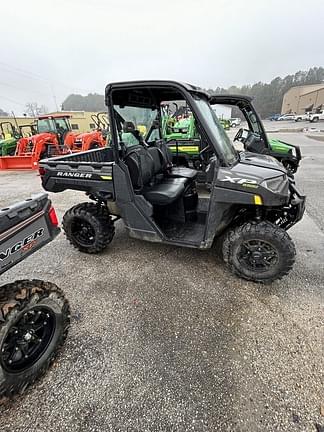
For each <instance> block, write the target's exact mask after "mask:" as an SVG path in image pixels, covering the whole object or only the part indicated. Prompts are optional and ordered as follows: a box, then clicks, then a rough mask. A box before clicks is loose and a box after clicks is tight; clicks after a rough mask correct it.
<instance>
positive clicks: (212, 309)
mask: <svg viewBox="0 0 324 432" xmlns="http://www.w3.org/2000/svg"><path fill="white" fill-rule="evenodd" d="M287 135H289V139H288V137H286V136H283V135H280V137H281V138H287V139H286V141H288V142H289V141H290V142H294V143H297V144H300V145H301V147H302V151H303V154H305V155H306V158H305V159H304V161H303V163H302V166H301V169H300V174H299V175H298V183H299V184H300V185H301V187H302V188H303V189H304V190H305V191H306V192H307V194H308V196H309V200H308V214H307V215H306V216H305V218H304V219H303V221H302V222H301V223H299V224H298V225H297V226H296V227H294V228H293V229H292V230H291V236H292V237H293V239H294V241H295V242H296V245H297V250H298V257H297V262H296V264H295V267H294V270H293V271H292V272H291V273H290V275H289V276H288V277H286V278H285V279H283V280H282V281H280V282H277V283H274V284H272V285H271V286H267V287H264V286H259V285H257V284H252V283H248V282H245V281H243V280H240V279H237V278H236V277H234V276H233V275H231V274H230V273H229V272H228V271H227V269H226V268H225V267H224V265H223V263H222V262H221V261H220V260H219V259H218V258H217V257H216V256H215V253H214V251H198V250H191V249H181V248H174V247H170V246H165V245H158V244H150V243H144V242H140V241H136V240H132V239H129V238H128V237H127V236H126V232H125V229H124V227H123V224H122V222H118V224H117V232H116V236H115V239H114V241H113V243H112V244H111V246H110V248H109V249H108V250H107V251H106V252H105V253H103V254H101V255H97V256H88V255H82V254H80V253H79V252H77V251H76V250H74V249H73V248H72V247H71V246H69V245H68V244H67V242H66V240H65V238H64V236H63V235H62V234H61V235H60V236H59V237H58V239H57V240H55V241H54V242H53V243H51V244H49V245H47V246H46V247H44V248H43V249H42V250H40V251H39V252H38V253H37V254H35V255H33V256H32V257H30V258H29V259H27V260H25V261H24V262H22V263H20V264H19V265H17V266H16V267H15V268H14V269H12V270H11V271H9V272H7V273H6V274H5V275H4V277H2V282H4V283H5V282H7V281H12V280H14V279H19V278H26V277H30V278H32V277H34V278H42V279H45V280H50V281H53V282H55V283H57V284H58V285H59V286H60V287H62V288H63V289H64V291H65V292H66V295H67V297H68V298H69V300H70V303H71V307H72V311H73V317H72V326H71V329H70V333H69V337H68V340H67V343H66V345H65V348H64V350H63V352H62V353H61V355H60V356H59V358H58V360H57V362H56V363H55V365H54V367H52V368H51V370H50V371H49V373H48V374H47V375H46V377H45V378H44V379H43V380H41V381H40V382H39V383H37V384H36V385H35V386H34V387H33V388H31V389H30V390H29V391H28V392H27V393H26V395H24V396H22V397H20V398H18V399H17V400H16V401H15V402H14V403H10V404H8V405H6V406H4V407H2V408H0V431H8V432H9V431H10V432H18V431H24V432H28V431H37V432H41V431H44V432H45V431H47V432H49V431H58V430H60V431H62V432H63V431H141V432H142V431H188V430H194V431H214V430H217V431H240V432H241V431H242V432H243V431H246V432H254V431H289V432H290V431H303V432H307V431H314V432H316V431H322V430H323V429H321V427H322V428H323V427H324V417H323V416H322V415H321V407H322V410H323V411H324V391H323V389H324V373H323V369H324V365H323V354H324V342H323V325H324V270H323V257H324V234H323V232H322V231H323V229H324V227H323V225H322V222H323V218H321V214H323V211H324V198H323V195H322V196H321V195H320V192H322V191H323V181H324V178H323V170H321V169H320V168H321V167H323V158H324V151H323V148H324V147H323V146H324V144H321V143H319V142H314V141H312V140H309V139H307V138H305V137H304V136H303V134H287ZM276 136H278V137H279V135H278V134H276ZM297 141H298V142H297ZM315 156H316V159H315ZM0 179H1V182H2V192H1V197H0V205H5V204H8V202H12V201H13V200H14V199H17V200H18V199H22V198H25V197H26V196H27V195H29V194H30V192H33V191H35V192H36V191H39V190H40V186H39V178H38V177H36V176H35V174H34V173H28V172H24V173H19V175H18V174H17V173H3V172H2V173H0ZM322 193H323V192H322ZM52 198H53V201H54V204H55V206H56V208H57V209H58V212H59V215H60V216H62V214H63V212H64V211H65V210H67V209H68V208H69V207H70V206H71V205H73V204H74V203H77V202H80V201H83V200H84V196H83V194H78V193H74V192H73V193H72V192H65V193H62V194H58V195H53V196H52ZM322 414H323V413H322ZM316 425H317V426H316Z"/></svg>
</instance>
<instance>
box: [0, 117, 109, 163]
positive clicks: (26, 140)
mask: <svg viewBox="0 0 324 432" xmlns="http://www.w3.org/2000/svg"><path fill="white" fill-rule="evenodd" d="M69 118H70V116H68V115H63V114H53V115H43V116H39V117H38V118H37V120H36V124H35V129H36V131H37V133H36V134H35V135H32V136H30V137H23V138H21V139H20V140H19V141H18V143H17V148H16V152H15V155H13V156H2V157H0V170H1V169H2V170H5V169H37V168H38V161H39V160H41V159H44V158H48V157H52V156H58V155H62V154H66V153H71V152H73V153H74V152H78V151H86V150H90V149H93V148H98V147H104V146H105V145H106V141H105V138H104V137H103V134H102V133H101V130H96V131H93V132H87V133H83V134H74V133H73V132H72V129H71V125H70V121H69ZM96 125H97V122H96Z"/></svg>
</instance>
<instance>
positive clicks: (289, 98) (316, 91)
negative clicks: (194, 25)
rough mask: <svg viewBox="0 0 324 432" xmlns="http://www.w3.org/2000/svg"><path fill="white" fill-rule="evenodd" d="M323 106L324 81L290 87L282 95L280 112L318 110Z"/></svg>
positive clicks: (302, 112) (301, 112)
mask: <svg viewBox="0 0 324 432" xmlns="http://www.w3.org/2000/svg"><path fill="white" fill-rule="evenodd" d="M323 107H324V83H322V84H310V85H304V86H296V87H292V88H290V89H289V90H288V91H287V92H286V93H285V94H284V97H283V100H282V108H281V114H287V113H296V114H305V112H310V111H313V112H315V111H316V110H320V109H322V108H323Z"/></svg>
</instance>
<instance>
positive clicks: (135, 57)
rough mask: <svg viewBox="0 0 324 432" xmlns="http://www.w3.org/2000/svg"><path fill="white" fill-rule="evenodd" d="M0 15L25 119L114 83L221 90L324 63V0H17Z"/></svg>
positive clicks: (14, 105)
mask: <svg viewBox="0 0 324 432" xmlns="http://www.w3.org/2000/svg"><path fill="white" fill-rule="evenodd" d="M0 14H1V25H0V36H1V51H0V108H2V109H5V110H7V111H11V110H14V111H15V113H16V114H18V115H19V114H21V113H23V112H24V106H25V104H26V102H33V101H37V102H38V103H40V104H45V105H46V106H47V107H48V108H49V109H50V110H53V109H55V101H54V97H53V95H54V94H55V96H56V101H57V104H58V105H60V104H61V103H62V101H63V100H64V98H65V97H66V96H67V95H68V94H70V93H72V92H74V93H81V94H87V93H89V92H97V93H101V94H103V92H104V87H105V85H106V84H107V83H108V82H111V81H121V80H133V79H150V78H159V79H176V80H181V81H187V82H190V83H192V84H197V85H200V86H202V87H205V88H215V87H217V86H222V87H228V86H230V85H233V84H235V85H242V84H249V83H254V82H256V81H263V82H267V81H270V80H271V79H273V78H274V77H276V76H285V75H287V74H289V73H295V72H296V71H297V70H306V69H308V68H309V67H312V66H324V48H323V41H324V25H323V23H324V1H323V0H312V1H311V2H308V1H306V0H281V1H280V0H271V1H270V0H214V1H213V0H173V1H172V0H162V1H154V0H137V1H135V0H134V1H133V0H114V1H112V0H91V1H90V0H13V1H11V2H10V1H2V2H1V10H0Z"/></svg>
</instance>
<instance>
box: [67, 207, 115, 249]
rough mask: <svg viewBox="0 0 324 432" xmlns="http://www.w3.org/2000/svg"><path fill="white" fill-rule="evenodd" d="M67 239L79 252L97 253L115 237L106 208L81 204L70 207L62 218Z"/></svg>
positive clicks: (112, 224)
mask: <svg viewBox="0 0 324 432" xmlns="http://www.w3.org/2000/svg"><path fill="white" fill-rule="evenodd" d="M63 229H64V232H65V235H66V237H67V239H68V240H69V241H70V243H71V244H72V245H73V246H74V247H75V248H76V249H78V250H79V251H81V252H85V253H99V252H101V251H103V250H104V249H105V248H106V247H107V246H108V245H109V243H110V242H111V241H112V239H113V237H114V235H115V227H114V223H113V221H112V219H111V217H110V216H109V213H108V210H107V209H106V207H103V206H100V205H98V204H94V203H82V204H78V205H76V206H74V207H72V208H71V209H70V210H68V211H67V212H66V213H65V215H64V217H63Z"/></svg>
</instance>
